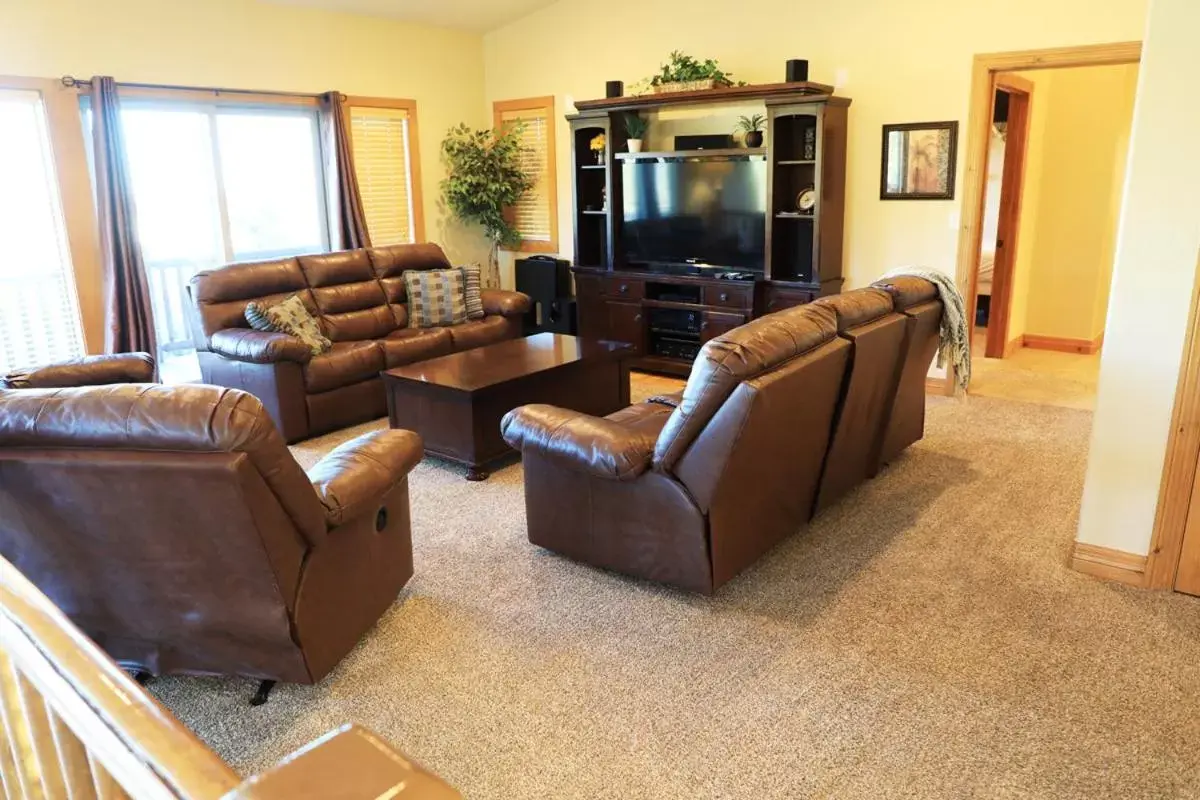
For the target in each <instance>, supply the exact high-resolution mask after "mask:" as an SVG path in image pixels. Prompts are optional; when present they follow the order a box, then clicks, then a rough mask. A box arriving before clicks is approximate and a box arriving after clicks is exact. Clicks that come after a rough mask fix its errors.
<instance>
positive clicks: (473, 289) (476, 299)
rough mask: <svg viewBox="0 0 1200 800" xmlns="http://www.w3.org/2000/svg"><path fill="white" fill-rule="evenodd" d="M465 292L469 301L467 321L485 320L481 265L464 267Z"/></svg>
mask: <svg viewBox="0 0 1200 800" xmlns="http://www.w3.org/2000/svg"><path fill="white" fill-rule="evenodd" d="M461 269H462V273H463V292H464V295H465V297H466V301H467V319H483V313H484V312H483V296H482V295H481V294H480V292H482V291H483V282H482V278H481V277H480V271H479V265H478V264H468V265H467V266H465V267H462V268H461Z"/></svg>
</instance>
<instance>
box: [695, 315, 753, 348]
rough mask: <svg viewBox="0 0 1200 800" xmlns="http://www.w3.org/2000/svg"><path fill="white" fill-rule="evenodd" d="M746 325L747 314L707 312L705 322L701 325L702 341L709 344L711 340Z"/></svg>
mask: <svg viewBox="0 0 1200 800" xmlns="http://www.w3.org/2000/svg"><path fill="white" fill-rule="evenodd" d="M745 324H746V315H745V314H732V313H729V312H726V311H705V312H704V321H703V322H701V323H700V341H702V342H707V341H708V340H709V339H715V338H716V337H718V336H720V335H722V334H725V333H729V332H730V331H731V330H733V329H734V328H737V327H740V326H742V325H745Z"/></svg>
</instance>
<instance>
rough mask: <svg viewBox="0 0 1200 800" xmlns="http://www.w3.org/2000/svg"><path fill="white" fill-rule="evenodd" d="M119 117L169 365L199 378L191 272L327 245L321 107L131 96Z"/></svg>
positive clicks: (169, 375)
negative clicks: (191, 326)
mask: <svg viewBox="0 0 1200 800" xmlns="http://www.w3.org/2000/svg"><path fill="white" fill-rule="evenodd" d="M121 121H122V123H123V124H124V129H125V149H126V153H125V157H126V161H127V164H128V168H129V175H130V184H131V186H132V188H133V199H134V204H135V207H136V210H137V223H138V237H139V239H140V241H141V246H142V257H143V259H144V260H145V264H146V273H147V278H148V280H149V284H150V300H151V305H152V306H153V309H154V327H155V332H156V333H157V335H158V346H159V354H158V355H159V361H160V370H161V373H162V375H163V379H164V380H165V381H169V382H170V381H185V380H196V379H199V377H200V371H199V364H198V362H197V361H196V358H195V350H194V347H193V345H192V337H191V333H190V330H189V328H188V322H187V312H186V308H187V304H188V302H189V301H188V297H187V284H188V281H189V280H190V279H191V277H192V276H193V275H195V274H196V273H197V272H199V271H200V270H203V269H214V268H217V267H220V266H222V265H224V264H227V263H230V262H236V261H257V260H262V259H270V258H283V257H286V256H292V255H299V254H302V253H313V252H320V251H325V250H328V249H329V228H328V218H327V215H326V205H325V194H324V186H325V182H324V176H323V171H322V167H321V163H322V162H321V147H320V134H319V126H318V120H317V110H316V107H315V106H303V105H299V106H298V105H280V106H263V105H247V106H240V105H226V104H220V105H217V104H202V103H196V102H191V101H172V100H156V99H124V98H123V99H122V105H121Z"/></svg>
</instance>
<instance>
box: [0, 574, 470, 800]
mask: <svg viewBox="0 0 1200 800" xmlns="http://www.w3.org/2000/svg"><path fill="white" fill-rule="evenodd" d="M0 721H2V723H3V724H2V725H0V781H2V788H3V796H4V797H6V798H10V799H12V798H29V799H30V800H40V799H41V798H48V799H50V800H57V798H71V800H76V799H77V798H86V799H87V800H92V799H93V798H94V799H95V800H109V799H110V798H111V799H112V800H122V798H133V799H134V800H142V798H188V799H189V800H191V799H193V798H194V799H195V800H217V799H218V798H228V799H229V800H232V799H233V798H238V799H240V800H274V798H284V797H314V798H315V797H329V796H337V797H345V798H364V799H365V798H377V797H389V798H402V800H451V799H452V798H458V797H459V795H458V793H457V792H455V791H454V790H453V789H451V788H450V787H449V786H447V785H446V784H445V783H443V782H442V781H441V780H440V779H438V778H437V777H435V776H433V775H430V774H429V773H427V772H424V771H423V770H422V769H421V768H420V767H418V766H416V765H415V764H413V763H411V762H409V761H408V760H406V759H405V758H404V757H403V756H401V755H400V754H399V753H397V752H396V751H394V750H393V749H392V748H391V747H390V746H388V745H387V743H385V742H383V741H382V740H380V739H379V738H378V737H376V736H375V735H374V734H372V733H371V732H369V731H367V730H365V729H363V728H359V727H356V726H348V727H345V728H342V729H340V730H338V731H335V732H333V733H331V734H329V735H327V736H326V737H324V738H323V739H320V740H318V741H317V742H314V743H313V744H311V745H309V746H308V747H306V748H304V749H303V750H301V751H300V752H298V753H296V754H294V755H292V756H290V757H289V758H288V759H286V760H285V761H283V762H282V763H281V764H280V765H279V766H278V767H275V768H274V769H272V770H269V771H267V772H266V773H264V774H262V775H260V776H257V777H254V778H250V779H249V780H247V781H245V782H243V781H242V780H241V779H240V778H239V777H238V775H237V773H235V772H234V771H233V770H232V769H230V768H229V767H228V766H227V765H226V764H225V763H224V762H223V761H221V759H220V758H218V757H217V756H216V754H214V753H213V752H212V751H211V750H209V749H208V748H207V747H206V746H205V745H204V744H203V743H202V742H200V740H198V739H197V738H196V737H195V736H193V735H192V734H191V733H190V732H189V731H188V730H187V729H186V728H184V727H183V726H182V725H181V724H180V723H179V721H178V720H176V719H175V718H174V717H173V716H172V715H171V714H170V712H169V711H167V710H166V709H165V708H163V707H162V706H161V705H159V704H158V702H157V701H156V700H154V698H153V697H151V696H150V695H149V694H147V693H146V692H145V691H144V690H143V689H142V688H141V687H140V686H139V685H138V684H137V683H136V682H135V681H133V680H132V679H131V678H130V677H129V676H128V675H126V674H125V672H124V671H123V670H121V668H120V667H118V666H117V665H116V664H115V663H114V662H113V661H112V660H111V659H109V658H108V656H107V655H105V654H104V653H103V651H101V650H100V648H99V647H97V645H96V644H95V643H94V642H92V641H91V640H90V639H88V638H87V637H86V636H85V635H84V634H83V633H82V632H81V631H79V629H78V628H76V627H75V626H74V625H73V624H72V623H71V621H70V620H69V619H67V617H66V616H65V615H64V614H63V613H62V612H61V611H59V610H58V609H57V608H56V607H55V606H54V605H53V604H52V603H51V602H50V601H49V600H48V599H47V598H46V596H45V595H43V594H42V593H41V592H40V591H38V589H37V587H35V586H34V585H33V584H31V583H30V582H29V581H28V580H27V579H26V578H25V577H24V576H23V575H21V573H20V572H18V571H17V569H16V568H14V567H13V566H12V565H11V564H9V563H8V562H7V561H5V560H3V559H0Z"/></svg>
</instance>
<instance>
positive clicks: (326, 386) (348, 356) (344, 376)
mask: <svg viewBox="0 0 1200 800" xmlns="http://www.w3.org/2000/svg"><path fill="white" fill-rule="evenodd" d="M382 370H383V351H382V350H380V349H379V347H377V346H376V344H375V342H334V344H333V349H331V350H330V351H329V352H328V353H324V354H323V355H319V356H315V357H314V358H313V360H312V361H310V362H308V363H307V364H305V365H304V388H305V389H307V390H308V392H309V393H310V394H315V393H317V392H328V391H329V390H331V389H338V388H340V387H342V386H349V385H351V384H354V383H358V382H359V381H365V380H367V379H368V378H373V377H375V375H376V373H378V372H381V371H382Z"/></svg>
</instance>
